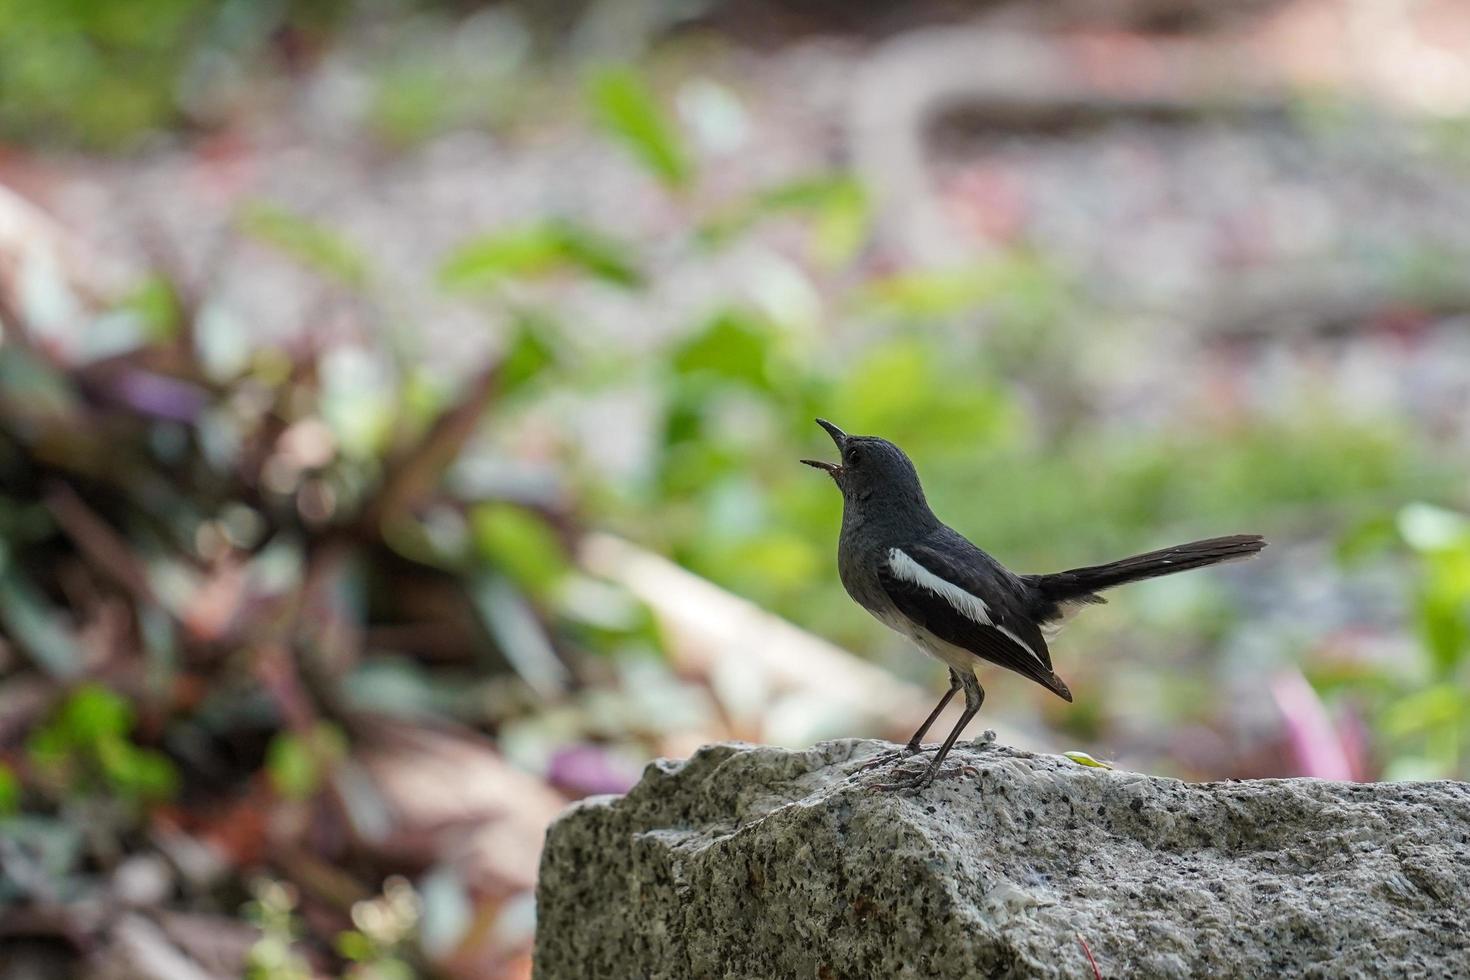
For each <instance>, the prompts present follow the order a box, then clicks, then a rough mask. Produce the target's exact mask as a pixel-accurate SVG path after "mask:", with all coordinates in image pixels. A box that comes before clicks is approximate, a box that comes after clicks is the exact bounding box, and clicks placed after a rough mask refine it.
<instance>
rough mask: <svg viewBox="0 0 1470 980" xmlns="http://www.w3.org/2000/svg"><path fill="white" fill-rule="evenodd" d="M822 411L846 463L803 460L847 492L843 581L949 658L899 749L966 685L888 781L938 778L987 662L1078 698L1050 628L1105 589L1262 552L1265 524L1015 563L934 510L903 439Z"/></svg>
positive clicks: (976, 701) (871, 607)
mask: <svg viewBox="0 0 1470 980" xmlns="http://www.w3.org/2000/svg"><path fill="white" fill-rule="evenodd" d="M816 422H817V424H818V425H820V426H821V427H822V428H823V429H826V430H827V434H828V435H830V436H831V437H832V441H833V442H834V443H836V444H837V452H838V455H839V457H840V462H836V463H829V462H825V461H823V460H816V459H803V460H801V462H803V463H805V464H806V465H808V466H813V467H816V468H817V469H820V470H825V471H826V472H827V473H828V474H829V475H830V476H831V477H832V479H833V480H834V481H835V482H836V484H837V487H838V489H840V490H841V491H842V530H841V532H840V534H839V535H838V540H837V570H838V574H839V576H840V577H841V579H842V585H843V587H844V588H845V589H846V590H847V594H848V595H849V596H851V597H852V598H853V600H854V601H856V602H857V604H858V605H860V606H862V607H863V608H864V609H866V610H867V611H868V612H869V613H871V614H872V615H873V616H874V617H875V618H876V619H878V621H879V622H881V623H883V624H884V625H885V626H887V627H889V628H890V629H892V630H893V631H895V632H896V633H899V634H900V635H902V636H904V637H906V638H907V639H909V640H910V641H911V642H913V643H914V645H916V646H917V647H918V648H919V649H921V650H922V651H924V652H925V653H927V654H929V655H930V656H932V657H935V658H936V659H938V660H939V661H940V662H942V663H943V664H945V666H947V667H948V668H949V690H948V691H946V692H945V694H944V697H942V698H941V699H940V700H939V704H938V705H936V706H935V708H934V710H933V711H931V712H930V713H929V716H928V717H927V718H926V719H924V723H923V724H922V725H920V726H919V730H918V731H916V732H914V737H913V738H911V739H909V741H908V744H907V745H905V746H904V748H903V750H902V751H901V752H899V753H897V754H898V755H901V756H902V757H904V758H907V757H909V756H912V755H914V754H917V753H919V752H922V751H925V750H924V749H923V747H922V745H921V743H922V740H923V738H924V736H925V735H926V734H928V731H929V729H930V727H931V726H933V724H934V721H935V719H937V718H938V717H939V714H940V712H942V711H943V710H944V708H945V706H946V705H947V704H949V702H950V700H951V699H952V698H953V697H954V696H955V694H956V693H957V692H960V691H963V692H964V695H965V709H964V711H963V712H962V713H961V714H960V718H959V722H958V723H957V724H956V725H955V726H954V729H953V730H952V731H951V732H950V733H949V735H948V737H947V738H945V740H944V742H943V744H941V745H940V747H939V751H938V752H937V753H936V754H935V756H934V759H933V761H931V762H930V763H929V765H928V767H927V768H926V769H924V770H923V772H921V773H919V774H917V775H916V776H910V777H906V778H903V779H900V780H899V781H898V782H895V783H890V784H885V785H883V786H882V788H902V787H911V788H916V789H922V788H923V787H926V786H928V785H929V784H930V783H932V782H933V781H934V778H935V776H936V775H937V774H938V773H939V771H940V766H941V765H942V764H943V762H944V759H945V757H946V756H947V755H948V754H949V750H950V748H951V747H952V746H953V745H954V742H955V739H956V738H958V737H959V735H960V733H961V732H962V731H964V729H965V727H966V726H967V725H969V724H970V722H971V720H972V719H974V717H975V715H976V714H977V713H978V712H979V711H980V706H981V704H982V703H983V702H984V700H985V689H984V688H983V687H981V686H980V680H979V678H978V676H977V675H976V673H975V670H976V668H977V667H978V666H979V665H980V664H981V663H982V662H985V663H991V664H994V665H996V666H998V667H1004V668H1006V669H1007V670H1012V671H1015V672H1016V673H1018V674H1020V675H1021V676H1023V677H1027V678H1030V679H1031V680H1033V681H1035V682H1036V683H1038V684H1040V685H1041V686H1042V687H1044V688H1046V689H1047V690H1048V691H1051V692H1052V693H1053V694H1055V695H1057V696H1058V697H1060V698H1062V699H1063V700H1065V701H1068V702H1070V701H1071V700H1072V692H1071V690H1070V689H1069V688H1068V687H1067V685H1066V683H1065V682H1064V681H1063V680H1062V679H1061V678H1060V677H1058V676H1057V673H1056V671H1055V670H1053V669H1052V662H1051V653H1050V651H1049V650H1048V648H1047V635H1048V634H1054V633H1055V631H1056V629H1058V628H1059V627H1060V625H1061V623H1062V621H1063V619H1065V618H1066V617H1068V616H1069V614H1071V613H1073V612H1075V611H1077V610H1078V609H1081V608H1083V607H1085V606H1089V605H1095V604H1098V603H1104V602H1106V601H1107V600H1106V599H1104V598H1103V597H1102V596H1101V595H1099V594H1098V593H1100V592H1102V591H1104V590H1106V589H1111V588H1114V587H1116V586H1119V585H1126V584H1128V583H1129V582H1138V581H1141V580H1143V579H1149V578H1156V577H1158V576H1160V575H1173V574H1175V573H1176V572H1185V571H1189V570H1190V569H1194V568H1205V567H1208V566H1210V565H1218V564H1220V563H1222V562H1228V561H1237V560H1241V559H1246V558H1252V557H1254V556H1255V555H1256V554H1258V553H1259V552H1260V551H1261V549H1262V548H1265V547H1266V540H1265V539H1264V538H1263V537H1262V536H1261V535H1259V534H1233V535H1228V536H1225V537H1217V538H1206V539H1204V540H1201V541H1191V542H1189V543H1187V544H1179V545H1175V546H1173V547H1172V548H1161V549H1159V550H1157V551H1149V552H1145V553H1144V554H1139V555H1134V556H1132V557H1130V558H1124V559H1122V560H1120V561H1114V562H1108V563H1107V564H1104V565H1090V566H1086V567H1083V568H1072V569H1068V570H1067V571H1064V572H1055V573H1052V574H1049V575H1026V574H1017V573H1016V572H1013V571H1011V570H1010V569H1008V568H1006V567H1005V566H1004V565H1002V564H1001V563H1000V562H999V561H997V560H995V559H994V558H992V557H991V556H990V555H989V554H987V553H986V552H984V551H982V550H981V549H980V548H978V547H977V546H975V545H974V544H972V543H971V542H970V541H969V540H968V539H966V538H965V537H964V536H963V535H961V534H960V533H959V532H958V531H955V530H954V529H953V528H951V527H949V526H948V525H946V524H945V523H944V522H943V521H941V520H940V519H939V518H938V517H936V516H935V515H934V512H933V511H932V510H931V509H930V508H929V503H928V501H927V500H926V499H925V497H924V488H923V486H922V485H921V484H920V482H919V473H918V470H916V469H915V468H914V464H913V462H912V461H911V460H910V459H909V457H908V455H907V454H905V453H904V451H903V450H902V449H900V448H898V446H896V445H894V444H893V443H891V442H889V441H888V440H887V439H882V438H879V437H878V436H852V435H848V434H847V433H845V432H843V431H842V430H841V429H839V428H838V427H837V426H835V425H833V424H832V423H831V422H828V421H827V420H826V419H817V420H816ZM865 768H866V767H865Z"/></svg>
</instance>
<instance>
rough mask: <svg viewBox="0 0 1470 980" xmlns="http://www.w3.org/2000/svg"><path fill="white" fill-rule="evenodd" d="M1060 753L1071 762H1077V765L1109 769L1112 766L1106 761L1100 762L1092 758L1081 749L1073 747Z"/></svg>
mask: <svg viewBox="0 0 1470 980" xmlns="http://www.w3.org/2000/svg"><path fill="white" fill-rule="evenodd" d="M1062 755H1064V756H1066V757H1067V758H1068V759H1071V760H1072V761H1073V762H1075V763H1077V764H1078V765H1079V766H1088V767H1090V768H1093V769H1111V768H1113V767H1112V766H1110V765H1108V764H1107V763H1106V762H1101V761H1099V760H1097V759H1094V758H1093V757H1092V756H1090V755H1088V754H1087V753H1086V752H1082V751H1079V750H1077V749H1073V750H1072V751H1070V752H1063V753H1062Z"/></svg>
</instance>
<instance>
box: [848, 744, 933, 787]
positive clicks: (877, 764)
mask: <svg viewBox="0 0 1470 980" xmlns="http://www.w3.org/2000/svg"><path fill="white" fill-rule="evenodd" d="M932 751H934V750H933V749H932V748H927V749H926V748H924V747H923V746H919V745H905V746H904V747H903V748H901V749H884V750H883V751H882V752H879V753H878V754H877V755H875V756H873V757H872V758H871V759H869V760H868V761H867V762H864V763H863V764H862V765H860V766H858V767H857V768H856V769H854V770H853V771H852V772H851V773H850V774H849V775H848V778H849V779H851V778H854V777H856V776H857V775H858V774H859V773H864V772H870V771H872V770H874V769H882V768H884V767H886V766H889V765H891V764H892V763H895V762H903V761H904V760H906V759H910V758H913V757H914V756H916V755H920V754H922V753H924V752H932Z"/></svg>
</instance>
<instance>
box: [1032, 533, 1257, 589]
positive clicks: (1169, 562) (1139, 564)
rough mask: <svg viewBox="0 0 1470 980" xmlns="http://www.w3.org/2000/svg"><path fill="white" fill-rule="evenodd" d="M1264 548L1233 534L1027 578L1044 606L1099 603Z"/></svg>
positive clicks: (1249, 536)
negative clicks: (1114, 591)
mask: <svg viewBox="0 0 1470 980" xmlns="http://www.w3.org/2000/svg"><path fill="white" fill-rule="evenodd" d="M1264 547H1266V539H1265V538H1263V537H1261V536H1260V535H1259V534H1232V535H1229V536H1228V537H1223V538H1207V539H1205V540H1203V541H1191V542H1189V543H1188V544H1177V545H1175V546H1174V547H1172V548H1161V549H1159V550H1158V551H1149V552H1145V553H1144V554H1141V555H1134V556H1133V557H1131V558H1124V559H1121V560H1119V561H1113V562H1108V563H1107V564H1106V565H1089V566H1087V567H1086V568H1072V569H1068V570H1067V571H1065V572H1056V573H1055V574H1052V575H1028V576H1026V579H1027V580H1028V582H1029V584H1030V585H1032V586H1033V587H1034V588H1035V589H1036V590H1037V593H1038V598H1039V599H1041V600H1042V602H1041V604H1042V605H1050V606H1053V607H1055V606H1057V605H1060V604H1065V603H1069V602H1072V603H1077V602H1100V601H1102V600H1101V598H1100V597H1099V596H1097V595H1096V593H1098V592H1101V591H1102V590H1103V589H1111V588H1113V587H1115V586H1119V585H1126V584H1128V583H1129V582H1139V581H1142V580H1143V579H1146V578H1158V577H1159V576H1160V575H1173V574H1174V573H1175V572H1187V571H1189V570H1190V569H1191V568H1205V567H1207V566H1209V565H1218V564H1220V563H1221V562H1227V561H1240V560H1242V559H1246V558H1252V557H1254V556H1255V555H1256V554H1257V553H1259V552H1260V550H1261V549H1262V548H1264Z"/></svg>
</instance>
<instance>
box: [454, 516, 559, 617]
mask: <svg viewBox="0 0 1470 980" xmlns="http://www.w3.org/2000/svg"><path fill="white" fill-rule="evenodd" d="M470 524H471V527H472V528H473V529H474V537H475V545H476V547H477V548H478V550H479V552H480V554H481V556H483V557H484V558H485V559H486V560H488V561H489V562H490V563H491V564H493V565H494V566H495V567H496V568H498V569H500V570H501V571H502V572H504V573H505V574H506V575H508V576H510V577H511V578H512V579H513V580H514V581H515V582H516V583H518V584H519V585H520V586H521V587H522V588H523V589H526V590H527V591H529V592H531V593H532V594H534V595H545V594H546V593H547V592H548V591H549V590H550V589H551V588H552V587H553V586H554V585H556V583H557V582H558V581H559V580H560V579H561V578H562V576H563V575H565V574H566V572H567V557H566V553H565V551H564V550H563V549H562V545H561V541H560V540H559V539H558V538H557V536H556V532H554V531H553V530H552V529H551V527H550V526H548V525H547V523H546V522H545V521H544V520H542V519H541V518H540V517H538V516H537V515H536V514H534V513H532V512H531V511H529V510H526V509H525V508H524V507H517V506H515V505H514V504H502V503H486V504H480V505H479V506H477V507H476V508H475V509H474V511H473V513H472V514H471V516H470Z"/></svg>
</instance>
